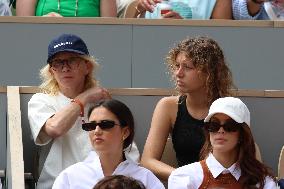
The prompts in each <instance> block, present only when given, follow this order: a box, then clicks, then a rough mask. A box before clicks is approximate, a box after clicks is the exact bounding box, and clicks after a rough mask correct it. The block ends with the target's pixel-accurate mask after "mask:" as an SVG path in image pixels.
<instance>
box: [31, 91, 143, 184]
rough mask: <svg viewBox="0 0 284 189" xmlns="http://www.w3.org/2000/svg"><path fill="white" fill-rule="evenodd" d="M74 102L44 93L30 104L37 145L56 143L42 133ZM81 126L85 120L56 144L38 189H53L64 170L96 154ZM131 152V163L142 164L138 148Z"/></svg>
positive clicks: (134, 147) (42, 172)
mask: <svg viewBox="0 0 284 189" xmlns="http://www.w3.org/2000/svg"><path fill="white" fill-rule="evenodd" d="M70 102H71V99H70V98H67V97H65V96H64V95H63V94H61V93H59V94H58V95H56V96H51V95H48V94H43V93H37V94H34V95H33V96H32V98H31V99H30V101H29V103H28V117H29V122H30V128H31V131H32V135H33V138H34V141H35V143H36V144H37V145H46V144H48V143H50V142H51V141H52V139H51V138H50V137H49V136H46V135H43V134H39V133H40V130H41V128H42V127H43V125H44V124H45V122H46V120H47V119H48V118H50V117H51V116H53V115H54V114H55V113H56V112H57V111H59V110H61V109H62V108H63V107H65V106H66V105H68V104H69V103H70ZM89 107H90V105H87V106H86V107H85V117H84V119H85V120H87V112H88V108H89ZM81 124H82V120H81V117H78V119H77V120H76V122H75V124H74V126H73V127H72V128H71V129H70V130H69V131H68V132H67V133H66V134H65V135H64V136H61V137H58V138H56V139H55V140H53V143H52V146H51V148H50V151H49V153H48V155H47V158H46V160H45V163H44V165H43V169H42V171H41V173H40V177H39V180H38V183H37V188H39V189H45V188H46V189H50V188H51V187H52V184H53V182H54V180H55V178H56V177H57V176H58V175H59V173H60V172H61V171H62V170H64V169H65V168H67V167H69V166H70V165H73V164H74V163H77V162H80V161H83V160H84V159H85V158H86V157H87V155H88V153H89V152H90V151H91V150H92V146H91V144H90V141H89V136H88V132H86V131H84V130H82V128H81ZM128 152H129V150H127V153H126V155H127V156H130V158H131V159H133V160H134V161H138V160H139V151H138V148H137V146H136V145H135V144H133V145H132V149H131V151H130V152H129V153H128ZM42 153H46V152H42Z"/></svg>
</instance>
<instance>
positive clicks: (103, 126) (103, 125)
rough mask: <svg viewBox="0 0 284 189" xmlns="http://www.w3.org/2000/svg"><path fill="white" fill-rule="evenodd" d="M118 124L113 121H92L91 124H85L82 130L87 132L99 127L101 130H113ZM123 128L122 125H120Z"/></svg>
mask: <svg viewBox="0 0 284 189" xmlns="http://www.w3.org/2000/svg"><path fill="white" fill-rule="evenodd" d="M115 125H119V124H116V123H115V122H114V121H111V120H102V121H101V122H99V123H98V122H96V121H91V122H90V123H83V124H82V129H83V130H85V131H92V130H95V129H96V127H97V126H99V127H100V128H101V129H103V130H105V129H110V128H113V127H114V126H115ZM119 126H121V125H119Z"/></svg>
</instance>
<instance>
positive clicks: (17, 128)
mask: <svg viewBox="0 0 284 189" xmlns="http://www.w3.org/2000/svg"><path fill="white" fill-rule="evenodd" d="M7 104H8V108H7V110H8V125H7V127H8V129H7V130H8V136H7V140H8V149H7V154H8V155H7V156H8V157H9V158H7V179H8V188H13V189H14V188H16V189H20V188H24V160H23V144H22V127H21V112H20V93H19V87H17V86H13V87H7Z"/></svg>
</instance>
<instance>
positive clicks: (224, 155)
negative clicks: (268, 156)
mask: <svg viewBox="0 0 284 189" xmlns="http://www.w3.org/2000/svg"><path fill="white" fill-rule="evenodd" d="M204 121H205V126H204V128H205V138H206V141H205V144H204V146H203V148H202V150H201V159H203V160H202V161H200V162H196V163H192V164H189V165H185V166H183V167H180V168H178V169H176V170H175V171H173V172H172V174H171V175H170V177H169V189H189V188H192V189H197V188H230V189H254V188H255V189H256V188H260V189H276V188H277V186H276V182H275V180H276V179H275V177H274V176H273V175H272V173H271V171H270V169H269V168H268V167H267V166H265V165H264V164H262V163H261V162H260V161H258V160H257V159H256V149H255V142H254V139H253V136H252V133H251V130H250V112H249V110H248V108H247V106H246V105H245V104H244V103H243V102H242V101H241V100H240V99H238V98H234V97H225V98H219V99H217V100H216V101H214V102H213V103H212V105H211V106H210V109H209V113H208V115H207V117H206V118H205V120H204Z"/></svg>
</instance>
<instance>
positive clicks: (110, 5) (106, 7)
mask: <svg viewBox="0 0 284 189" xmlns="http://www.w3.org/2000/svg"><path fill="white" fill-rule="evenodd" d="M100 5H101V17H117V7H116V1H115V0H101V1H100Z"/></svg>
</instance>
